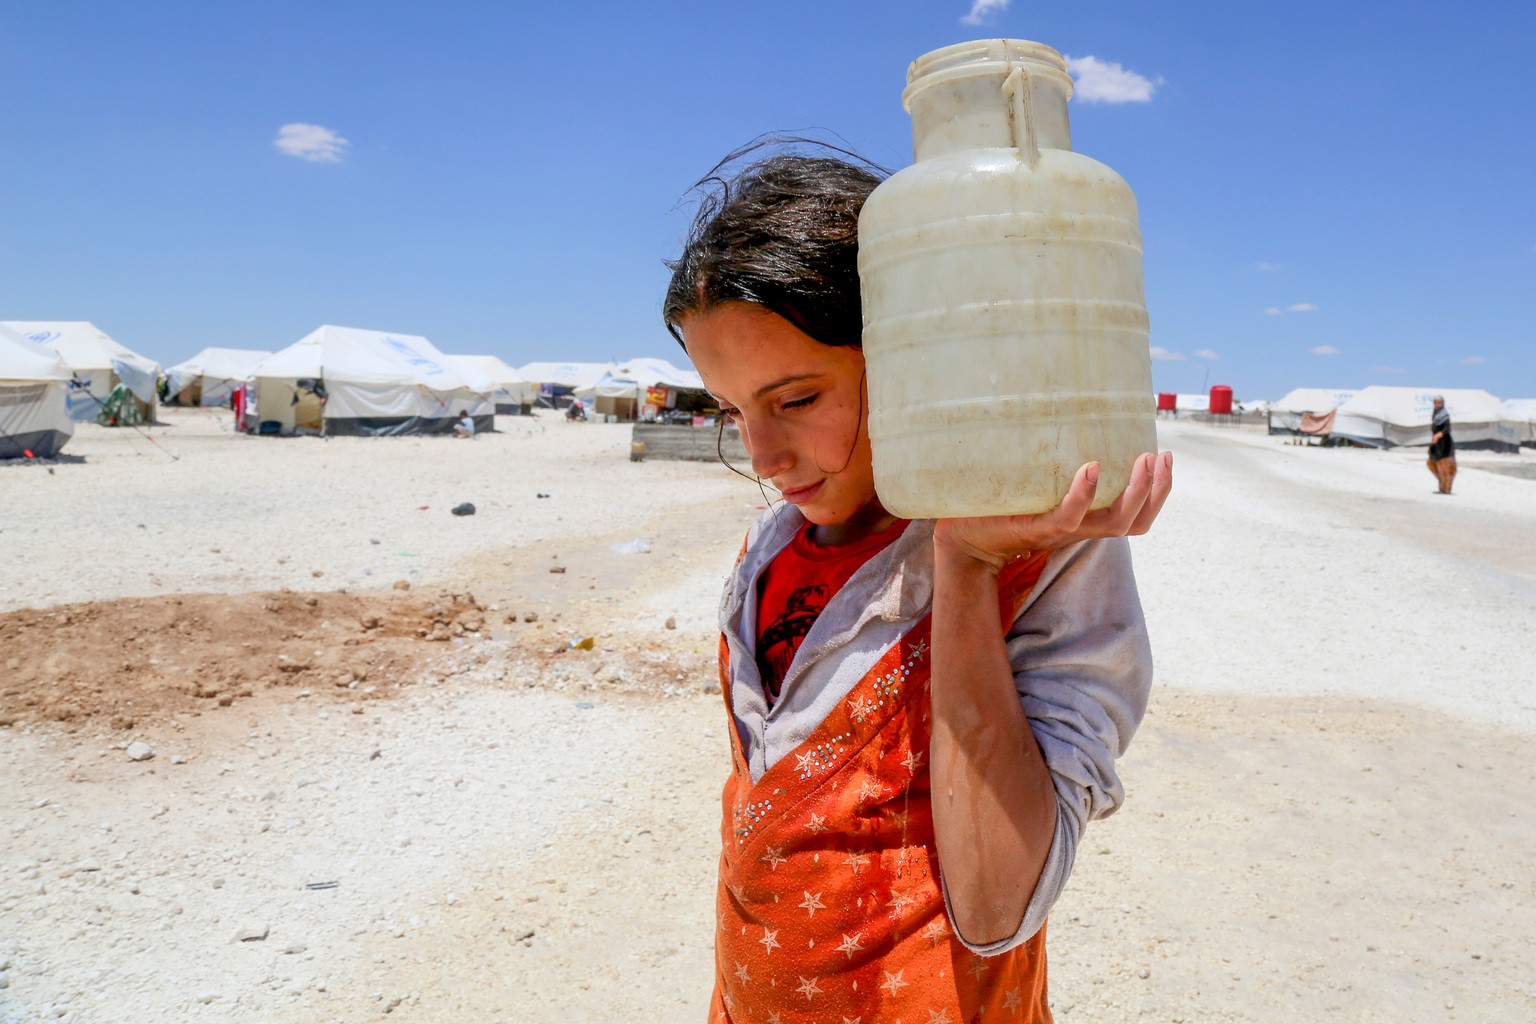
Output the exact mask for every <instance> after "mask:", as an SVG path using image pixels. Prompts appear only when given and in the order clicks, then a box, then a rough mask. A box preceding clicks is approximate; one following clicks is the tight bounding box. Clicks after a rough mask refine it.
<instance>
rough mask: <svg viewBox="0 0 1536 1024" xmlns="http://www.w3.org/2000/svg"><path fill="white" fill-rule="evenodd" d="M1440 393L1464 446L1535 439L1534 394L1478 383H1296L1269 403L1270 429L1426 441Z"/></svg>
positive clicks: (1511, 446)
mask: <svg viewBox="0 0 1536 1024" xmlns="http://www.w3.org/2000/svg"><path fill="white" fill-rule="evenodd" d="M1437 395H1438V396H1440V397H1442V398H1444V399H1445V409H1446V412H1448V413H1450V416H1451V434H1452V436H1453V437H1454V438H1455V439H1456V444H1457V445H1458V446H1460V447H1466V448H1487V449H1493V450H1496V451H1514V450H1515V449H1517V448H1519V447H1520V446H1521V445H1533V444H1536V398H1517V399H1510V400H1506V401H1501V400H1500V399H1498V398H1496V397H1494V396H1493V395H1492V394H1490V393H1488V392H1487V391H1484V390H1482V389H1480V388H1443V389H1440V390H1431V389H1428V388H1403V387H1386V386H1381V385H1373V386H1371V387H1367V388H1360V389H1358V390H1348V389H1342V388H1297V389H1296V390H1294V391H1292V392H1291V393H1290V394H1288V395H1286V396H1285V397H1284V398H1282V399H1280V400H1279V401H1277V402H1271V403H1270V404H1269V429H1270V432H1271V433H1292V434H1303V433H1305V434H1313V435H1318V436H1328V437H1333V438H1339V439H1343V440H1347V441H1353V442H1355V443H1356V444H1363V445H1368V446H1370V447H1373V448H1392V447H1397V446H1400V445H1427V444H1429V438H1430V435H1431V434H1432V433H1433V431H1432V430H1431V429H1430V419H1431V417H1432V416H1433V415H1434V399H1435V397H1436V396H1437Z"/></svg>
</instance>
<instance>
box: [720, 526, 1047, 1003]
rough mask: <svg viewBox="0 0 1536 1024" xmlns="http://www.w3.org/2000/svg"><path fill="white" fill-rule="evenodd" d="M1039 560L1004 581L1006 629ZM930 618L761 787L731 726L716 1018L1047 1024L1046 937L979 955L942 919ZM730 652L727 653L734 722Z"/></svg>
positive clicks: (725, 675) (723, 656)
mask: <svg viewBox="0 0 1536 1024" xmlns="http://www.w3.org/2000/svg"><path fill="white" fill-rule="evenodd" d="M1044 565H1045V556H1044V555H1043V554H1040V555H1036V556H1034V557H1031V558H1027V559H1019V560H1016V561H1015V562H1013V563H1011V564H1010V565H1009V566H1008V567H1007V568H1005V569H1004V570H1003V573H1002V575H1001V577H1000V579H999V594H1000V600H999V617H1000V620H1001V621H1000V623H999V628H1000V629H1002V630H1006V629H1007V626H1008V624H1010V623H1012V622H1013V620H1014V619H1015V618H1016V617H1017V615H1018V613H1019V611H1020V609H1021V608H1022V607H1023V604H1024V601H1025V599H1026V598H1027V597H1028V595H1029V592H1030V589H1031V588H1032V587H1033V586H1034V583H1035V581H1036V580H1037V579H1038V578H1039V576H1040V571H1041V569H1042V568H1043V567H1044ZM928 640H929V619H928V618H926V617H925V618H923V619H922V620H921V621H920V622H918V623H917V625H916V626H914V627H913V628H912V629H911V630H910V631H908V632H907V634H906V635H905V636H904V637H903V638H902V639H901V641H900V642H898V643H897V644H895V645H894V646H893V647H891V648H890V649H889V650H887V651H886V652H885V654H884V655H883V656H882V657H881V658H880V659H879V661H878V662H876V664H875V666H874V668H873V669H872V670H871V671H870V672H868V673H867V674H866V675H865V676H864V678H862V679H861V680H860V681H859V682H858V683H857V684H856V685H855V686H854V688H853V690H852V691H851V692H850V693H849V694H848V696H847V697H846V698H845V699H844V700H843V701H842V702H840V703H839V704H838V705H837V706H836V707H835V708H834V709H833V710H832V712H831V714H829V715H828V716H827V718H826V720H825V721H823V722H822V723H821V724H820V725H819V726H818V727H817V728H816V729H815V731H814V732H813V733H812V734H811V736H810V737H809V738H808V739H806V741H805V742H804V743H802V744H801V745H800V747H799V748H798V749H796V750H795V751H793V752H792V753H791V754H790V755H788V756H786V757H784V758H781V759H780V760H779V761H777V762H776V763H774V764H773V765H772V766H771V767H769V768H768V770H767V771H766V772H765V773H764V774H763V775H762V777H761V778H760V779H759V780H758V781H757V782H756V783H753V782H752V778H751V774H750V773H749V771H748V768H747V762H746V759H745V757H744V755H743V753H742V746H741V739H740V737H739V735H738V734H737V731H736V729H735V727H734V723H733V724H732V728H731V729H730V733H731V749H732V762H733V771H732V773H731V777H730V778H729V779H728V780H727V782H726V784H725V793H724V820H723V823H722V827H721V844H722V852H721V856H720V882H719V890H718V894H717V897H716V914H717V920H718V933H717V935H716V939H715V991H714V996H713V998H712V999H711V1008H710V1018H709V1019H710V1022H711V1024H715V1022H717V1021H718V1022H732V1024H810V1022H818V1024H819V1022H833V1024H846V1022H853V1021H857V1022H860V1024H875V1022H877V1021H878V1022H880V1024H940V1022H943V1024H962V1022H966V1024H969V1022H973V1021H989V1022H990V1021H1016V1022H1035V1024H1048V1022H1050V1020H1051V1013H1050V1008H1049V1006H1048V1004H1047V1001H1046V984H1045V976H1046V972H1045V930H1044V929H1043V928H1042V929H1041V930H1040V931H1039V932H1038V933H1036V934H1035V936H1034V937H1033V938H1031V939H1030V940H1029V941H1027V942H1025V943H1024V944H1022V945H1020V946H1017V947H1015V948H1013V949H1011V950H1009V951H1007V952H1005V953H1002V954H999V955H997V956H990V957H982V956H977V955H975V954H973V953H972V952H970V951H969V950H968V949H966V947H965V946H964V945H963V944H962V943H961V942H960V941H959V940H958V939H957V938H956V937H955V934H954V930H953V928H952V926H951V925H950V922H949V918H948V916H947V914H946V912H945V908H944V897H943V894H942V892H941V890H940V884H939V864H938V857H937V852H936V847H935V842H934V830H933V811H932V805H931V803H930V799H929V775H928V764H927V759H928V741H929V735H930V728H931V721H930V717H931V716H930V713H929V691H928V680H929V666H928V649H929V647H928ZM728 659H729V653H728V649H727V646H726V644H725V641H724V639H723V638H722V640H721V645H720V667H721V683H722V685H721V689H722V691H723V692H724V693H725V695H726V702H727V711H728V712H729V710H730V708H729V702H730V693H731V686H730V681H729V660H728Z"/></svg>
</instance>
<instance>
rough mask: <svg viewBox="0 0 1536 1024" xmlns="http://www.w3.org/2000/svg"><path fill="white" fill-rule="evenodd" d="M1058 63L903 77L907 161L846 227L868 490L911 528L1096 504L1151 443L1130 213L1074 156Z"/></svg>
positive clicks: (991, 65)
mask: <svg viewBox="0 0 1536 1024" xmlns="http://www.w3.org/2000/svg"><path fill="white" fill-rule="evenodd" d="M1071 94H1072V79H1071V78H1070V77H1069V76H1068V75H1067V67H1066V62H1065V61H1064V60H1063V59H1062V57H1061V54H1059V53H1057V52H1056V51H1055V50H1053V49H1051V48H1050V47H1048V46H1043V45H1041V44H1039V43H1031V42H1025V41H1023V40H1017V39H988V40H982V41H978V42H971V43H959V44H957V45H954V46H948V47H945V48H944V49H941V50H935V51H933V52H932V53H929V54H927V55H925V56H923V57H920V58H918V59H917V60H916V61H914V62H913V64H912V66H911V68H910V69H909V70H908V72H907V88H906V92H905V93H904V94H903V97H902V99H903V102H904V104H905V106H906V109H907V112H908V113H909V114H911V115H912V135H913V140H914V149H915V152H916V162H915V163H913V164H912V166H910V167H907V168H905V169H904V170H901V171H899V172H897V173H896V174H894V175H892V176H891V177H890V178H889V179H887V180H886V181H884V182H882V183H881V184H880V186H879V187H878V188H876V189H875V191H874V193H873V194H872V195H871V196H870V197H869V200H868V202H867V203H866V204H865V206H864V210H863V213H862V214H861V215H860V217H859V277H860V284H861V289H862V293H863V303H864V355H865V360H866V363H867V367H868V387H869V407H870V413H869V433H870V441H871V444H872V446H873V449H874V467H875V490H876V491H877V492H878V493H879V496H880V500H881V502H882V504H884V505H885V507H886V508H887V509H889V510H890V511H891V512H893V513H895V514H897V515H900V516H905V517H910V518H938V517H949V516H979V515H1003V514H1013V513H1022V512H1029V513H1033V512H1044V511H1047V510H1048V509H1051V508H1053V507H1055V506H1056V505H1057V504H1058V503H1059V502H1060V500H1061V498H1062V496H1063V495H1065V494H1066V491H1067V488H1068V486H1069V485H1070V484H1071V482H1072V477H1073V474H1074V473H1076V472H1077V469H1078V467H1079V466H1081V465H1082V464H1083V463H1085V462H1091V461H1095V460H1097V461H1098V462H1099V464H1100V475H1099V487H1098V493H1097V495H1096V497H1095V502H1094V507H1095V508H1100V507H1103V506H1105V505H1108V504H1109V503H1110V502H1111V501H1113V500H1114V498H1115V497H1117V496H1118V495H1119V494H1120V492H1121V491H1123V490H1124V489H1125V485H1126V483H1127V481H1128V480H1129V479H1130V471H1131V468H1132V464H1133V463H1134V462H1135V459H1136V456H1137V455H1139V454H1141V453H1142V452H1150V451H1155V450H1156V446H1157V434H1156V415H1155V409H1154V406H1153V398H1152V364H1151V357H1150V354H1149V351H1148V348H1147V340H1148V329H1147V310H1146V302H1145V298H1144V294H1143V291H1142V280H1141V232H1140V231H1139V229H1138V228H1137V222H1136V198H1135V196H1133V195H1132V194H1131V190H1130V188H1129V187H1128V186H1127V185H1126V184H1125V182H1124V181H1123V180H1122V179H1121V178H1120V176H1119V175H1117V174H1116V173H1115V172H1114V171H1112V170H1110V169H1109V168H1108V167H1106V166H1104V165H1103V164H1101V163H1099V162H1097V161H1095V160H1092V159H1090V158H1088V157H1085V156H1083V155H1081V154H1079V153H1074V152H1072V142H1071V135H1070V131H1069V129H1068V126H1067V99H1068V97H1070V96H1071Z"/></svg>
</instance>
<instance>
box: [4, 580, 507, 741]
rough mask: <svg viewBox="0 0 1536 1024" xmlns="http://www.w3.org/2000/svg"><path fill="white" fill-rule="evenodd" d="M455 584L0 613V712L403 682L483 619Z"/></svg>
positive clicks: (199, 703)
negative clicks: (444, 589)
mask: <svg viewBox="0 0 1536 1024" xmlns="http://www.w3.org/2000/svg"><path fill="white" fill-rule="evenodd" d="M486 618H487V610H486V609H485V608H484V607H482V606H481V605H480V604H479V603H478V602H476V600H475V599H474V597H473V596H471V595H469V594H438V595H433V596H424V595H414V594H409V593H403V592H402V593H396V594H390V595H354V594H346V593H309V594H301V593H294V592H290V591H280V592H274V593H254V594H238V595H233V596H231V595H219V594H182V595H177V596H170V597H157V598H130V599H123V600H117V601H101V602H91V603H85V604H73V605H62V606H58V607H54V608H49V609H44V610H31V609H26V610H22V611H17V612H10V613H7V614H3V615H0V652H4V653H3V654H0V725H11V724H14V723H16V722H17V721H28V722H34V721H45V720H47V721H58V722H73V721H82V720H93V719H95V720H110V722H111V724H112V725H113V726H114V727H116V728H120V729H127V728H132V727H133V726H134V724H135V723H136V722H137V721H138V720H139V719H142V718H144V717H146V716H151V715H157V714H168V713H176V712H182V711H189V710H190V711H198V710H202V709H206V708H210V707H213V708H217V707H229V706H230V705H232V704H234V703H235V702H236V701H239V700H240V699H242V698H246V697H250V696H252V695H254V694H256V693H258V692H261V691H263V690H271V689H277V688H293V689H297V688H304V689H310V690H312V691H313V692H314V693H315V694H316V695H318V694H320V693H321V692H328V693H334V694H335V695H336V696H338V697H342V698H345V699H347V700H349V701H353V702H356V701H361V700H367V699H374V698H378V697H381V696H385V695H386V692H387V691H391V692H392V691H398V689H399V687H400V686H402V685H408V684H409V683H411V682H413V681H414V680H415V678H416V677H417V675H418V674H419V670H420V668H421V667H422V666H423V665H424V664H426V663H427V662H428V661H430V660H431V659H432V658H433V656H435V655H436V654H438V653H440V652H442V651H443V650H444V647H445V645H444V644H442V643H440V642H438V641H448V640H452V639H453V638H455V637H457V636H474V635H476V634H478V633H479V632H480V631H481V630H483V629H485V628H486V625H485V624H486Z"/></svg>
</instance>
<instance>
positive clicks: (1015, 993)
mask: <svg viewBox="0 0 1536 1024" xmlns="http://www.w3.org/2000/svg"><path fill="white" fill-rule="evenodd" d="M1023 1001H1024V1000H1022V999H1020V998H1019V990H1018V989H1016V988H1011V989H1009V990H1008V991H1007V992H1004V993H1003V1005H1004V1006H1006V1007H1007V1008H1008V1010H1009V1012H1010V1013H1018V1012H1019V1004H1020V1003H1022V1002H1023Z"/></svg>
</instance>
